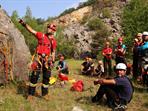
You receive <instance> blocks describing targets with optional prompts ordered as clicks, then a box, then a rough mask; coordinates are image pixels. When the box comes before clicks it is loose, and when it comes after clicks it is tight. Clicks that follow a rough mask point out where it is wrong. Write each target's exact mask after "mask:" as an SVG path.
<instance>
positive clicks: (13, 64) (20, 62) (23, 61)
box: [0, 8, 31, 83]
mask: <svg viewBox="0 0 148 111" xmlns="http://www.w3.org/2000/svg"><path fill="white" fill-rule="evenodd" d="M30 57H31V54H30V51H29V49H28V47H27V45H26V43H25V40H24V37H23V35H22V34H21V33H20V31H19V30H18V29H17V28H16V27H15V26H14V24H13V23H12V21H11V19H10V17H9V16H8V15H7V13H6V12H5V11H4V10H3V9H1V8H0V62H1V63H2V64H1V66H0V67H1V68H0V83H2V82H4V81H5V80H6V79H15V80H26V79H27V76H28V75H27V74H28V68H27V64H28V62H29V60H30ZM6 71H7V74H6ZM6 76H8V77H6Z"/></svg>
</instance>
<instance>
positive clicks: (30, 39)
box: [11, 7, 44, 54]
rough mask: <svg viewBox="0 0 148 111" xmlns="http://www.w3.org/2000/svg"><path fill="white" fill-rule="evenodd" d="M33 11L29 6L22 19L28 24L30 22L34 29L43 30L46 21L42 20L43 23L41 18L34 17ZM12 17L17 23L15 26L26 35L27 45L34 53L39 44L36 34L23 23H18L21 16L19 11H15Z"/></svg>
mask: <svg viewBox="0 0 148 111" xmlns="http://www.w3.org/2000/svg"><path fill="white" fill-rule="evenodd" d="M31 13H32V12H31V9H30V8H29V7H27V10H26V15H25V16H24V17H23V18H22V19H23V20H24V21H25V22H26V23H27V24H29V25H30V26H31V27H32V28H33V29H34V30H36V31H41V32H43V29H44V28H43V24H42V23H44V21H43V20H42V23H41V21H40V20H41V19H35V18H33V17H32V14H31ZM11 19H12V21H13V23H14V24H15V26H16V27H17V28H18V29H19V30H20V31H21V33H22V34H23V35H24V38H25V42H26V44H27V46H28V47H29V49H30V52H31V53H32V54H33V53H34V51H35V48H36V45H37V40H36V38H35V37H34V35H32V34H31V33H30V32H28V31H27V30H26V29H25V28H24V27H23V26H22V25H20V24H19V23H18V19H19V16H18V14H17V11H14V12H13V13H12V16H11Z"/></svg>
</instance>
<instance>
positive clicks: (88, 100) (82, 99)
mask: <svg viewBox="0 0 148 111" xmlns="http://www.w3.org/2000/svg"><path fill="white" fill-rule="evenodd" d="M91 99H92V96H90V97H89V96H83V97H80V98H77V99H75V101H76V102H78V103H80V104H86V105H91V106H92V105H101V106H106V102H105V101H103V100H101V101H99V102H96V103H93V102H92V101H91Z"/></svg>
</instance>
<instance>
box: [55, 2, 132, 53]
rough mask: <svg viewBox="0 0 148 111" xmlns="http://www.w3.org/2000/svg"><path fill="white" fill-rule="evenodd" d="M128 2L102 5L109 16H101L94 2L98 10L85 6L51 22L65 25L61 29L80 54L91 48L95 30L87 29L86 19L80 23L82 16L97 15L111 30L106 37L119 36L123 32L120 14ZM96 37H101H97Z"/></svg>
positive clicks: (101, 13) (100, 11)
mask: <svg viewBox="0 0 148 111" xmlns="http://www.w3.org/2000/svg"><path fill="white" fill-rule="evenodd" d="M128 2H129V1H127V0H118V1H117V2H116V3H115V4H114V5H113V6H107V7H104V8H107V9H108V10H109V12H110V18H107V17H103V11H102V9H101V7H98V4H96V5H97V7H98V9H99V10H96V9H95V8H93V7H92V6H86V7H83V8H80V9H78V10H76V11H73V12H72V13H69V14H66V15H64V16H61V17H59V18H57V19H55V20H54V21H53V22H55V24H58V25H59V24H60V25H63V26H65V27H66V28H65V29H64V31H63V33H64V35H65V37H66V38H69V39H72V40H74V41H75V42H74V44H75V45H76V47H77V49H78V51H79V54H81V53H83V52H86V51H91V50H92V49H93V48H92V47H91V43H92V42H93V41H92V37H93V35H94V34H95V31H90V30H89V28H88V26H87V23H88V21H86V23H85V24H80V22H81V21H83V20H84V18H83V17H86V16H88V17H89V19H91V17H98V18H99V19H101V20H102V21H103V22H104V24H105V25H106V26H107V28H108V30H109V31H110V32H111V35H110V36H109V37H108V38H107V39H109V40H112V39H113V38H114V37H119V36H121V34H122V33H123V32H122V27H121V14H122V9H123V7H124V6H125V5H126V4H127V3H128ZM102 7H103V5H102ZM89 19H88V20H89ZM98 39H102V38H101V37H98Z"/></svg>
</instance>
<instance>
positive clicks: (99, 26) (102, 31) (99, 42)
mask: <svg viewBox="0 0 148 111" xmlns="http://www.w3.org/2000/svg"><path fill="white" fill-rule="evenodd" d="M96 21H97V22H96ZM89 24H90V26H89V27H90V28H91V29H95V31H96V34H95V35H94V36H93V37H92V44H91V46H92V47H93V49H92V52H93V53H95V54H98V52H99V51H98V50H99V49H102V46H103V43H104V41H105V40H106V38H107V37H108V36H109V35H110V34H111V32H110V31H109V30H108V28H107V26H106V25H105V24H104V23H103V22H102V21H101V20H100V19H98V18H96V19H94V20H92V21H91V22H89ZM98 48H99V49H98ZM97 49H98V50H97Z"/></svg>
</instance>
